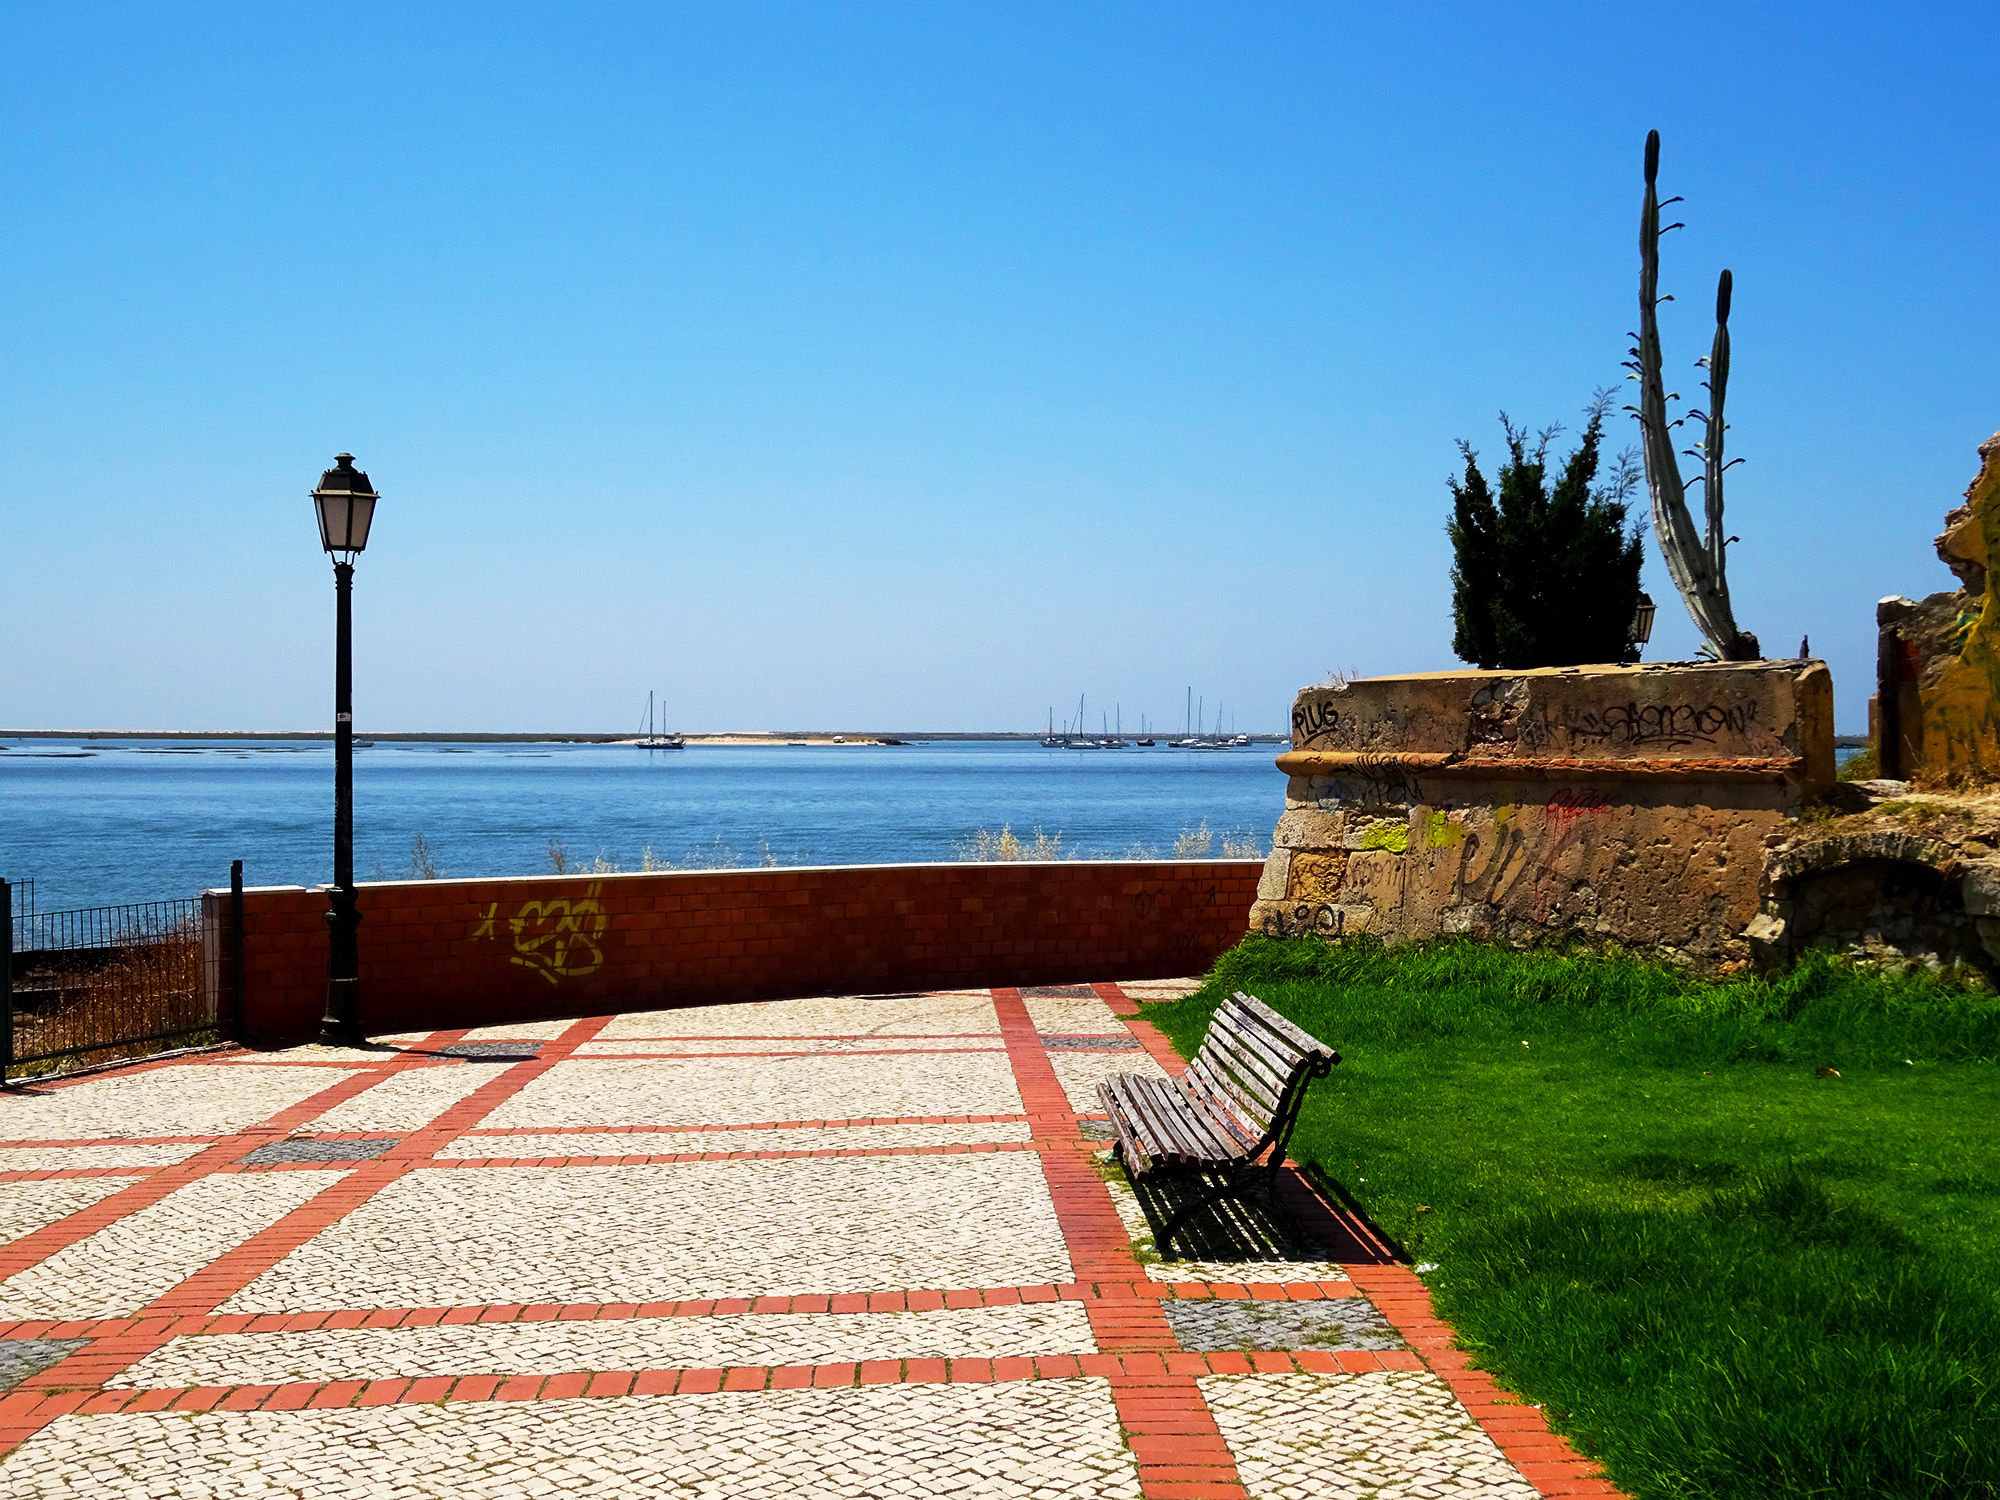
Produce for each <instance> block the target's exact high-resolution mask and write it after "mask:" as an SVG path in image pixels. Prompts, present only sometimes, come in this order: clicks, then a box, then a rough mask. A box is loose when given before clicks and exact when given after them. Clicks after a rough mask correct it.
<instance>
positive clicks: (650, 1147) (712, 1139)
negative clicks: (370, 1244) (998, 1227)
mask: <svg viewBox="0 0 2000 1500" xmlns="http://www.w3.org/2000/svg"><path fill="white" fill-rule="evenodd" d="M1028 1138H1029V1130H1028V1124H1027V1122H1026V1121H1025V1120H1016V1121H1006V1120H1001V1121H996V1122H994V1123H992V1124H986V1125H835V1126H829V1127H826V1128H815V1129H792V1130H635V1131H619V1132H598V1131H575V1132H570V1131H564V1132H561V1133H559V1134H558V1133H551V1134H548V1135H462V1136H460V1137H459V1138H458V1139H457V1140H455V1141H453V1142H452V1143H451V1144H450V1145H449V1146H447V1147H445V1148H444V1149H443V1150H442V1151H439V1152H438V1153H437V1154H438V1156H439V1158H440V1159H443V1160H458V1159H462V1158H467V1157H493V1156H519V1157H528V1156H672V1155H677V1154H680V1153H683V1152H690V1151H704V1152H706V1151H885V1150H892V1149H895V1148H897V1147H901V1146H952V1145H972V1144H980V1143H984V1142H988V1141H1025V1140H1027V1139H1028Z"/></svg>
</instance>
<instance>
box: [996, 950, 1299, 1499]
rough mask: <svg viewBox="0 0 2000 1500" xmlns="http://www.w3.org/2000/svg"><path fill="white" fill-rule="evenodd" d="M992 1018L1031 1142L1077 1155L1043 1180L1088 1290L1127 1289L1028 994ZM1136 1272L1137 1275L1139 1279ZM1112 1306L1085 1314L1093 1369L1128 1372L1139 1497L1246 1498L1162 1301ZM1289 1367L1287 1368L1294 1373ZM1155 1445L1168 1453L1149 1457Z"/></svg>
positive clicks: (1125, 1269)
mask: <svg viewBox="0 0 2000 1500" xmlns="http://www.w3.org/2000/svg"><path fill="white" fill-rule="evenodd" d="M1100 995H1101V992H1100ZM1121 998H1122V997H1121ZM993 1009H994V1011H995V1012H996V1013H997V1014H998V1015H999V1018H1000V1032H1001V1035H1002V1036H1003V1037H1005V1038H1006V1041H1007V1058H1008V1061H1009V1063H1010V1064H1011V1065H1012V1066H1013V1069H1014V1079H1015V1082H1016V1084H1017V1085H1018V1086H1019V1088H1020V1090H1021V1101H1022V1104H1023V1105H1024V1106H1025V1107H1026V1108H1027V1110H1028V1113H1029V1115H1030V1116H1031V1117H1032V1118H1033V1124H1032V1125H1031V1127H1030V1128H1031V1132H1032V1134H1033V1135H1034V1136H1035V1137H1036V1138H1037V1139H1054V1138H1056V1137H1057V1136H1060V1137H1061V1138H1062V1139H1064V1140H1065V1141H1067V1142H1070V1143H1072V1144H1073V1146H1074V1149H1072V1150H1068V1151H1060V1152H1059V1151H1045V1152H1043V1153H1042V1172H1043V1175H1044V1176H1045V1177H1046V1178H1047V1179H1048V1185H1049V1197H1050V1199H1051V1201H1052V1202H1053V1203H1054V1204H1055V1210H1056V1221H1057V1223H1058V1224H1059V1225H1060V1226H1061V1229H1062V1236H1063V1243H1064V1244H1065V1245H1066V1246H1067V1247H1068V1249H1069V1258H1070V1264H1071V1266H1072V1267H1073V1268H1074V1269H1075V1272H1076V1274H1077V1275H1078V1276H1079V1277H1081V1278H1083V1279H1084V1280H1086V1281H1098V1282H1101V1281H1106V1280H1111V1281H1121V1282H1127V1283H1129V1282H1132V1281H1137V1280H1142V1279H1144V1278H1145V1273H1144V1271H1142V1270H1138V1263H1137V1260H1136V1259H1135V1257H1134V1256H1133V1254H1132V1241H1131V1237H1130V1235H1129V1234H1127V1232H1126V1229H1125V1223H1124V1221H1123V1220H1122V1219H1120V1218H1119V1217H1118V1211H1117V1210H1116V1209H1115V1208H1114V1207H1112V1203H1111V1194H1110V1190H1109V1188H1107V1187H1106V1186H1105V1183H1104V1180H1103V1179H1102V1178H1101V1177H1099V1176H1098V1175H1097V1171H1096V1163H1095V1159H1094V1157H1093V1156H1092V1155H1091V1153H1090V1150H1089V1148H1088V1147H1086V1145H1085V1143H1084V1142H1083V1141H1081V1140H1079V1139H1078V1137H1079V1136H1080V1135H1081V1131H1080V1129H1079V1128H1078V1125H1077V1117H1076V1115H1075V1114H1074V1113H1073V1112H1071V1109H1070V1104H1069V1100H1068V1097H1067V1096H1066V1095H1065V1094H1064V1093H1063V1089H1062V1085H1061V1084H1060V1083H1059V1082H1058V1081H1057V1079H1056V1074H1055V1068H1054V1067H1053V1066H1052V1065H1051V1064H1050V1062H1049V1056H1048V1052H1047V1050H1046V1049H1045V1048H1044V1047H1043V1045H1042V1042H1041V1038H1040V1037H1039V1036H1038V1035H1037V1034H1036V1032H1035V1028H1034V1022H1033V1020H1032V1018H1031V1017H1030V1016H1029V1014H1028V1007H1027V1004H1026V1002H1025V1001H1023V1000H1022V998H1021V993H1020V991H1019V990H1018V989H996V990H994V992H993ZM1142 1040H1143V1039H1142ZM1149 1050H1150V1049H1149ZM1174 1071H1176V1072H1178V1071H1179V1069H1178V1068H1176V1069H1175V1070H1174ZM1134 1271H1138V1274H1137V1275H1136V1276H1135V1275H1134V1274H1133V1272H1134ZM1065 1290H1067V1289H1065ZM1022 1296H1023V1299H1024V1300H1039V1299H1037V1298H1034V1297H1033V1296H1032V1295H1031V1291H1030V1290H1027V1289H1024V1291H1023V1293H1022ZM1109 1300H1110V1299H1104V1300H1095V1301H1091V1302H1088V1303H1086V1304H1085V1309H1086V1312H1087V1314H1088V1315H1089V1317H1090V1325H1091V1333H1092V1335H1093V1337H1094V1339H1095V1341H1096V1343H1097V1346H1098V1350H1099V1356H1098V1357H1097V1358H1095V1359H1093V1360H1092V1361H1091V1363H1092V1367H1093V1369H1099V1370H1105V1371H1106V1372H1107V1374H1108V1372H1109V1369H1110V1366H1109V1365H1108V1364H1107V1363H1105V1361H1106V1360H1107V1359H1116V1360H1117V1361H1118V1364H1119V1367H1120V1369H1121V1371H1122V1373H1120V1374H1118V1375H1116V1376H1110V1377H1109V1378H1110V1380H1111V1397H1112V1400H1113V1402H1114V1403H1115V1404H1116V1406H1117V1408H1118V1421H1119V1425H1120V1426H1122V1427H1123V1428H1124V1429H1125V1430H1126V1432H1127V1434H1128V1436H1127V1438H1126V1442H1127V1445H1128V1446H1129V1447H1130V1448H1131V1450H1132V1453H1133V1456H1134V1457H1135V1458H1137V1459H1138V1461H1139V1491H1140V1493H1141V1494H1142V1495H1144V1496H1146V1497H1147V1500H1203V1497H1209V1496H1216V1497H1229V1500H1238V1497H1242V1496H1244V1495H1245V1494H1247V1492H1246V1491H1245V1489H1244V1488H1243V1480H1242V1476H1241V1475H1240V1474H1238V1472H1237V1470H1236V1460H1235V1459H1234V1458H1233V1457H1231V1455H1230V1452H1229V1449H1228V1447H1227V1446H1226V1445H1225V1444H1224V1443H1223V1441H1222V1435H1221V1432H1220V1430H1219V1429H1218V1428H1217V1427H1216V1425H1215V1418H1214V1417H1213V1416H1212V1415H1211V1414H1210V1413H1209V1410H1208V1403H1207V1402H1206V1401H1205V1400H1204V1399H1203V1397H1202V1394H1201V1387H1200V1386H1198V1385H1196V1384H1195V1381H1194V1376H1193V1374H1192V1373H1187V1374H1173V1375H1169V1374H1168V1373H1167V1372H1166V1361H1165V1358H1164V1355H1165V1352H1166V1351H1167V1350H1168V1349H1169V1348H1171V1347H1172V1346H1173V1342H1174V1340H1173V1337H1172V1332H1171V1330H1170V1328H1169V1327H1168V1324H1167V1317H1166V1312H1165V1310H1164V1309H1163V1308H1162V1306H1161V1304H1160V1302H1159V1300H1157V1299H1152V1298H1143V1299H1142V1298H1140V1297H1137V1296H1133V1297H1131V1298H1130V1299H1129V1300H1127V1299H1123V1298H1121V1299H1118V1305H1117V1306H1116V1307H1115V1308H1113V1307H1109V1306H1107V1302H1108V1301H1109ZM1026 1363H1028V1362H1027V1361H1025V1360H1023V1361H1015V1360H995V1361H994V1362H993V1373H994V1377H995V1378H996V1379H1016V1378H1023V1377H1022V1376H1021V1375H1020V1374H1017V1373H1016V1372H1017V1371H1018V1369H1019V1366H1020V1365H1024V1364H1026ZM1035 1364H1036V1365H1037V1366H1038V1367H1040V1368H1039V1369H1038V1371H1037V1373H1040V1374H1042V1375H1043V1376H1044V1377H1048V1376H1050V1375H1051V1374H1052V1373H1054V1372H1055V1371H1065V1372H1067V1371H1075V1372H1076V1373H1082V1368H1081V1366H1080V1364H1079V1363H1078V1361H1077V1360H1076V1359H1075V1357H1074V1356H1070V1357H1067V1358H1066V1359H1064V1360H1062V1361H1043V1360H1037V1361H1035ZM1183 1364H1184V1365H1185V1364H1186V1362H1183ZM1290 1367H1291V1366H1290V1362H1289V1361H1287V1362H1286V1368H1288V1369H1289V1368H1290ZM1210 1368H1213V1367H1212V1366H1210ZM1190 1437H1193V1438H1198V1439H1200V1440H1202V1442H1203V1443H1204V1444H1205V1446H1203V1447H1202V1448H1200V1449H1199V1450H1198V1451H1195V1450H1188V1449H1184V1448H1182V1447H1179V1446H1172V1445H1177V1444H1180V1443H1183V1442H1185V1441H1186V1440H1187V1439H1188V1438H1190ZM1155 1444H1168V1446H1162V1447H1159V1448H1157V1449H1152V1451H1149V1448H1150V1447H1151V1445H1155Z"/></svg>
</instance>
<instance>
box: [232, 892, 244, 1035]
mask: <svg viewBox="0 0 2000 1500" xmlns="http://www.w3.org/2000/svg"><path fill="white" fill-rule="evenodd" d="M229 1035H230V1039H231V1040H233V1041H237V1042H240V1041H242V1040H243V861H242V860H240V859H233V860H231V861H230V862H229Z"/></svg>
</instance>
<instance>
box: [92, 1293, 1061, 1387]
mask: <svg viewBox="0 0 2000 1500" xmlns="http://www.w3.org/2000/svg"><path fill="white" fill-rule="evenodd" d="M1096 1351H1097V1344H1096V1341H1095V1339H1094V1338H1093V1337H1092V1335H1091V1331H1090V1319H1089V1317H1088V1316H1087V1315H1086V1314H1085V1313H1084V1310H1083V1308H1082V1307H1081V1306H1080V1305H1079V1304H1077V1303H1074V1302H1051V1303H1043V1304H1040V1305H1034V1306H1021V1307H992V1308H945V1309H940V1310H936V1311H931V1312H904V1313H745V1314H742V1315H740V1316H734V1317H689V1318H608V1319H604V1320H602V1321H593V1322H571V1323H564V1322H545V1323H463V1324H438V1325H435V1326H433V1327H429V1328H347V1329H337V1330H325V1329H322V1330H316V1331H314V1332H311V1333H227V1334H202V1335H198V1336H193V1337H184V1338H176V1339H173V1340H171V1341H170V1342H168V1343H167V1344H166V1345H165V1346H164V1347H162V1348H160V1349H158V1350H156V1351H155V1352H154V1353H152V1354H149V1355H148V1356H146V1358H144V1359H142V1360H140V1361H139V1362H138V1363H137V1364H135V1365H133V1366H132V1367H131V1368H130V1369H128V1370H126V1371H125V1372H124V1373H123V1374H121V1375H118V1376H116V1377H115V1378H113V1379H112V1380H110V1381H109V1382H107V1384H110V1385H114V1386H131V1387H139V1388H144V1387H149V1386H154V1387H167V1386H194V1385H245V1384H249V1385H256V1384H263V1383H265V1382H270V1383H272V1384H277V1383H281V1382H284V1381H288V1380H320V1381H326V1380H389V1379H398V1378H400V1379H411V1380H414V1379H421V1378H423V1377H425V1376H431V1375H560V1374H563V1373H565V1372H567V1371H571V1370H657V1369H675V1368H678V1369H701V1368H709V1367H718V1368H719V1367H724V1366H729V1365H800V1364H829V1363H842V1362H857V1363H858V1362H859V1361H861V1360H864V1359H1002V1358H1008V1357H1013V1356H1019V1355H1037V1354H1094V1353H1095V1352H1096Z"/></svg>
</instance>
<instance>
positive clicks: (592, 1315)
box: [0, 1205, 1372, 1368]
mask: <svg viewBox="0 0 2000 1500" xmlns="http://www.w3.org/2000/svg"><path fill="white" fill-rule="evenodd" d="M308 1207H310V1205H308ZM1294 1285H1295V1286H1296V1287H1298V1288H1300V1289H1310V1290H1312V1291H1314V1292H1317V1293H1320V1294H1322V1295H1334V1296H1356V1295H1359V1294H1358V1293H1357V1292H1356V1291H1355V1290H1354V1288H1353V1287H1352V1286H1350V1285H1349V1284H1348V1283H1345V1282H1299V1283H1295V1284H1294ZM1329 1286H1331V1287H1335V1288H1338V1289H1340V1290H1337V1291H1335V1292H1333V1293H1326V1292H1325V1290H1324V1289H1325V1288H1326V1287H1329ZM1209 1291H1210V1288H1209V1285H1208V1284H1207V1283H1206V1282H1199V1281H1184V1282H1173V1283H1165V1282H1139V1283H1135V1282H1129V1281H1100V1282H1090V1283H1082V1284H1079V1285H1073V1286H1066V1287H1025V1288H1024V1287H1014V1286H994V1287H957V1288H941V1289H926V1290H908V1289H896V1288H885V1289H883V1290H880V1291H874V1292H849V1293H838V1294H836V1293H829V1292H819V1293H809V1294H802V1295H799V1296H782V1297H758V1298H754V1299H752V1298H737V1299H735V1300H734V1301H717V1300H715V1299H713V1298H691V1299H689V1300H686V1301H680V1302H647V1303H643V1304H642V1303H637V1302H604V1303H597V1302H572V1303H568V1304H565V1305H564V1306H563V1307H562V1308H561V1309H560V1311H559V1312H558V1313H557V1314H556V1317H557V1319H558V1320H559V1321H562V1322H570V1323H574V1322H616V1321H621V1320H623V1319H626V1318H670V1317H682V1318H705V1317H726V1316H740V1315H742V1314H743V1313H745V1312H750V1313H824V1312H870V1311H874V1312H882V1311H899V1312H900V1311H904V1310H909V1311H915V1312H924V1311H929V1310H933V1309H936V1308H940V1307H950V1308H978V1307H1017V1306H1019V1305H1020V1304H1021V1303H1022V1302H1024V1301H1030V1302H1057V1301H1069V1302H1080V1303H1082V1304H1083V1307H1084V1311H1085V1314H1086V1315H1087V1316H1088V1317H1090V1318H1091V1320H1092V1325H1093V1327H1096V1326H1098V1321H1099V1320H1100V1319H1102V1320H1104V1322H1103V1327H1104V1328H1106V1329H1113V1330H1117V1332H1118V1334H1119V1336H1120V1337H1128V1336H1129V1335H1130V1334H1131V1333H1133V1332H1134V1331H1138V1330H1144V1331H1146V1332H1148V1333H1150V1332H1153V1331H1156V1330H1158V1329H1159V1328H1162V1327H1164V1326H1165V1325H1164V1318H1163V1317H1162V1316H1161V1315H1160V1314H1158V1312H1157V1309H1158V1306H1159V1302H1160V1300H1161V1298H1162V1296H1163V1295H1166V1296H1171V1295H1178V1297H1179V1299H1180V1300H1182V1301H1201V1300H1206V1299H1207V1298H1208V1296H1209ZM1024 1292H1027V1293H1030V1294H1031V1295H1029V1296H1025V1297H1024V1296H1023V1295H1022V1294H1023V1293H1024ZM536 1313H537V1309H533V1308H529V1307H525V1306H523V1305H522V1304H520V1303H491V1304H471V1305H468V1306H463V1307H378V1308H354V1307H350V1308H332V1309H319V1310H314V1311H307V1312H296V1313H215V1314H211V1315H208V1316H202V1315H201V1314H200V1313H199V1312H195V1313H179V1314H177V1315H176V1314H174V1313H171V1312H169V1311H168V1310H165V1309H156V1310H154V1311H152V1312H149V1313H147V1314H146V1315H144V1316H136V1315H135V1316H132V1317H124V1318H75V1319H71V1320H69V1321H67V1322H56V1321H53V1320H50V1319H39V1320H34V1321H26V1322H18V1323H0V1339H41V1338H88V1339H93V1340H97V1341H99V1342H104V1341H108V1340H113V1339H116V1340H120V1341H121V1343H120V1347H121V1348H122V1349H126V1350H129V1351H131V1352H132V1356H133V1357H134V1358H137V1357H138V1355H140V1354H143V1353H146V1352H149V1351H150V1350H152V1349H154V1348H157V1347H158V1345H159V1342H160V1340H161V1339H162V1337H176V1336H179V1335H183V1334H186V1335H203V1336H207V1335H214V1334H229V1333H311V1332H314V1331H316V1330H318V1329H322V1328H357V1327H368V1328H429V1327H432V1326H434V1325H437V1324H440V1323H443V1324H462V1323H514V1322H532V1321H538V1320H541V1317H545V1316H546V1312H545V1310H544V1311H543V1312H542V1313H541V1315H540V1316H539V1317H538V1316H531V1314H536ZM1156 1317H1158V1318H1161V1321H1159V1322H1155V1321H1153V1320H1154V1319H1155V1318H1156ZM127 1341H129V1342H127ZM1128 1347H1148V1346H1139V1345H1131V1346H1128ZM1371 1368H1372V1367H1371Z"/></svg>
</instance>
